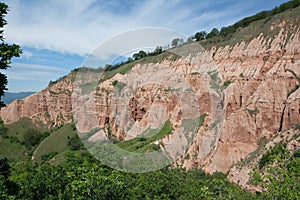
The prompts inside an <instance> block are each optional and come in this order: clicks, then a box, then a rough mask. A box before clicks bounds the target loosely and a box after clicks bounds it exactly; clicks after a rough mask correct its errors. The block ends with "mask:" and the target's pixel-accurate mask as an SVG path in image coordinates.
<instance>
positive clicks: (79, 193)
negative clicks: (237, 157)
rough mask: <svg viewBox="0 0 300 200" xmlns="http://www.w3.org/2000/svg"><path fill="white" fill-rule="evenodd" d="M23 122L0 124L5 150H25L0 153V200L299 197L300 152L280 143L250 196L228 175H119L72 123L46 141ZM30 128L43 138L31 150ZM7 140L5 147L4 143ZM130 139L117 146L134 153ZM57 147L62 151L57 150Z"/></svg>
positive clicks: (262, 167) (167, 126)
mask: <svg viewBox="0 0 300 200" xmlns="http://www.w3.org/2000/svg"><path fill="white" fill-rule="evenodd" d="M25 122H26V124H27V125H28V121H27V119H24V120H21V122H20V123H19V124H18V123H16V124H12V125H10V126H9V127H5V126H3V124H0V131H1V135H0V141H1V145H2V146H1V151H2V150H3V149H6V148H8V147H9V146H11V145H12V146H13V147H16V144H18V145H19V146H21V149H22V151H23V152H27V153H24V154H22V155H19V154H17V153H16V154H15V157H13V155H11V157H9V158H6V156H5V154H4V153H1V154H0V199H299V198H300V194H299V191H300V184H299V182H300V176H299V174H300V171H299V170H300V156H299V155H300V151H299V150H294V151H288V150H287V148H286V145H285V144H278V145H276V146H275V147H274V148H273V149H271V150H270V151H268V152H267V153H266V154H265V155H264V156H263V157H262V159H261V161H260V164H259V166H257V168H256V169H255V170H254V173H253V174H252V179H251V183H252V184H254V185H256V186H257V187H259V188H262V192H261V193H250V192H248V191H245V190H243V189H241V188H240V187H239V186H237V185H235V184H232V183H230V182H229V181H228V180H227V175H226V174H222V173H215V174H213V175H207V174H205V173H204V172H203V171H201V170H199V169H194V170H190V171H185V170H184V169H178V168H173V167H166V168H163V169H161V170H159V171H154V172H149V173H140V174H135V173H124V172H121V171H117V170H115V169H111V168H109V167H107V166H104V165H103V164H101V163H100V162H99V161H97V160H96V159H95V158H94V157H93V156H92V155H91V154H90V153H89V152H88V151H86V150H85V148H84V147H83V145H82V143H81V141H80V140H79V138H78V137H77V135H74V130H75V129H74V126H73V125H70V124H68V125H65V126H63V127H61V128H59V129H57V130H52V131H49V132H46V133H47V134H48V136H47V137H45V138H44V135H45V131H44V130H43V131H42V132H41V131H40V132H39V130H37V129H34V127H31V128H29V129H26V130H24V131H25V133H24V132H22V130H21V129H20V127H22V126H23V125H24V123H25ZM12 127H14V128H15V129H17V130H19V131H18V134H17V136H18V137H13V136H12V135H16V132H13V131H12V130H11V128H12ZM28 130H31V131H33V132H34V133H35V134H37V135H40V136H39V137H38V138H44V139H43V140H42V141H41V140H40V139H39V144H36V143H33V144H34V145H33V146H32V145H31V143H29V144H27V143H26V144H27V145H25V143H23V142H20V141H19V142H17V140H19V139H18V138H20V140H21V138H24V134H25V135H31V134H28V132H30V131H28ZM170 130H171V129H170V124H168V123H166V124H165V126H164V128H162V130H161V131H160V134H164V135H167V134H168V133H169V132H170ZM63 135H65V136H66V137H62V136H63ZM67 136H68V137H67ZM10 138H15V139H10ZM3 139H5V141H6V143H3V142H2V140H3ZM151 139H152V137H149V139H146V140H144V141H142V142H147V143H146V144H144V143H143V145H141V146H142V147H141V149H142V148H143V147H145V146H148V145H149V144H150V143H148V142H149V141H150V140H151ZM31 140H33V141H36V140H35V139H30V140H29V141H31ZM148 140H149V141H148ZM132 141H133V140H132ZM132 141H131V143H128V142H119V143H118V142H117V143H116V144H117V145H119V146H120V147H122V148H124V149H128V150H133V147H135V146H136V145H140V143H141V141H140V140H137V143H136V144H132ZM55 145H57V146H58V147H59V148H58V149H53V147H55ZM2 147H3V148H2ZM42 147H44V148H42ZM48 147H50V148H48ZM138 150H139V149H138ZM17 151H18V149H17ZM30 152H31V153H30ZM32 155H36V156H37V157H38V161H32V160H31V156H32ZM137 164H139V163H137Z"/></svg>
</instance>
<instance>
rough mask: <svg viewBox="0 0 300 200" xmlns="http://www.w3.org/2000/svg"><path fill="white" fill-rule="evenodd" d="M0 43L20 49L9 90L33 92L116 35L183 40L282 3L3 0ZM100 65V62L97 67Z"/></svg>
mask: <svg viewBox="0 0 300 200" xmlns="http://www.w3.org/2000/svg"><path fill="white" fill-rule="evenodd" d="M3 2H5V3H7V4H8V5H9V7H10V12H9V14H8V15H7V17H6V18H7V21H8V25H7V26H5V32H4V36H5V40H6V42H8V43H16V44H19V45H20V46H21V48H22V49H23V55H22V56H21V57H20V58H16V59H13V63H12V65H11V66H12V68H10V69H9V70H7V71H5V73H6V74H7V75H8V78H9V84H8V88H9V91H10V92H20V91H39V90H42V89H43V88H45V87H46V86H47V85H48V83H49V81H50V80H56V79H57V78H59V77H61V76H63V75H66V74H68V73H69V71H70V70H72V69H74V68H76V67H79V66H81V65H82V64H83V62H84V60H85V58H86V56H87V55H88V54H89V53H90V52H91V51H92V50H93V49H95V48H96V47H97V46H98V45H99V44H101V43H103V42H104V41H107V39H109V38H112V36H115V35H118V34H120V33H123V32H126V31H130V30H134V29H139V28H144V27H160V28H166V29H172V30H175V31H178V32H180V33H182V34H183V35H186V36H191V35H194V33H195V32H197V31H201V30H205V31H207V32H209V31H210V30H211V29H212V28H214V27H217V28H221V27H223V26H228V25H230V24H233V23H234V22H236V21H238V20H240V19H242V18H244V17H247V16H249V15H252V14H255V13H257V12H259V11H262V10H268V9H272V8H273V7H275V6H278V5H280V4H281V3H283V2H286V1H285V0H272V1H270V0H251V1H241V0H212V1H207V0H205V1H202V0H199V1H196V0H184V1H183V0H180V1H179V0H173V1H169V0H151V1H150V0H149V1H143V0H136V1H134V0H132V1H122V0H111V1H104V0H49V1H46V0H44V1H42V0H14V1H11V0H4V1H3ZM101 65H102V64H101Z"/></svg>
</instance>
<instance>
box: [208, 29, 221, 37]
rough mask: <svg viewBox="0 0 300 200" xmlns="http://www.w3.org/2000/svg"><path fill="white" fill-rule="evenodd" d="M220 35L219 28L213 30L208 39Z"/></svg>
mask: <svg viewBox="0 0 300 200" xmlns="http://www.w3.org/2000/svg"><path fill="white" fill-rule="evenodd" d="M218 35H219V30H218V29H217V28H213V29H212V30H211V31H210V33H209V34H207V36H206V38H212V37H215V36H218Z"/></svg>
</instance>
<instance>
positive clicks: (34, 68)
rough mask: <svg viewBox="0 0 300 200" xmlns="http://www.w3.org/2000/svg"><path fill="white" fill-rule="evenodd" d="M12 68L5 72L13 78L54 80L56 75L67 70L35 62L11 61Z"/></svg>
mask: <svg viewBox="0 0 300 200" xmlns="http://www.w3.org/2000/svg"><path fill="white" fill-rule="evenodd" d="M11 66H12V68H10V69H9V70H7V71H6V72H5V73H6V74H7V75H8V77H9V78H10V79H14V80H34V81H45V80H50V79H51V80H56V79H57V78H58V77H60V76H62V75H65V74H67V73H68V70H65V69H62V68H58V67H52V66H46V65H36V64H24V63H16V62H15V63H12V64H11Z"/></svg>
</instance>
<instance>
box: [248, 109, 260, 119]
mask: <svg viewBox="0 0 300 200" xmlns="http://www.w3.org/2000/svg"><path fill="white" fill-rule="evenodd" d="M247 111H248V113H249V115H250V116H251V117H252V115H253V114H256V113H259V110H258V108H255V109H254V110H250V109H247Z"/></svg>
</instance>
